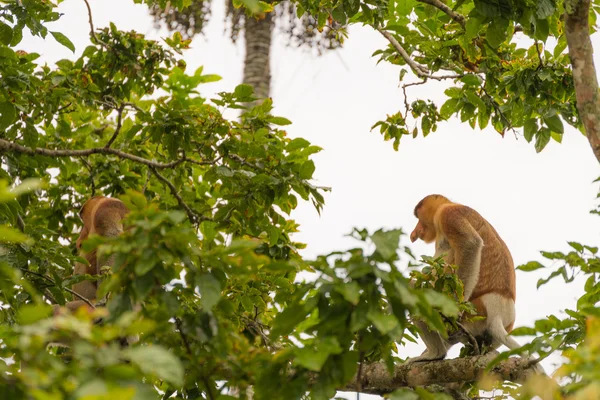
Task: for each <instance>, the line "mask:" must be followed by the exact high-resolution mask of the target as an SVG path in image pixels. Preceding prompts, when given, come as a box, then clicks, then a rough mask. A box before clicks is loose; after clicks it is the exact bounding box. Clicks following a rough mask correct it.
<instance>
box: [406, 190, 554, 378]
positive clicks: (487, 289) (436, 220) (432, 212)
mask: <svg viewBox="0 0 600 400" xmlns="http://www.w3.org/2000/svg"><path fill="white" fill-rule="evenodd" d="M414 213H415V216H416V217H417V218H418V222H417V225H416V226H415V229H414V230H413V231H412V232H411V234H410V239H411V241H412V242H415V241H416V240H417V239H421V240H423V241H425V242H426V243H432V242H434V241H435V247H436V252H435V256H436V257H439V256H443V258H444V261H446V263H448V264H454V265H457V266H458V270H457V274H458V276H459V278H460V279H461V281H462V282H463V284H464V288H465V291H464V293H465V299H466V300H468V301H470V302H472V303H473V304H474V305H475V308H476V310H477V313H478V315H480V316H483V317H485V320H482V321H472V322H465V323H464V327H465V329H466V330H467V332H468V333H469V334H471V335H472V336H475V337H476V338H482V337H484V336H490V337H491V338H492V347H493V348H497V347H499V346H500V345H505V346H507V347H509V348H510V349H515V348H518V347H520V345H519V344H518V343H517V342H516V341H515V340H514V339H512V338H511V337H510V336H509V335H508V332H510V331H511V330H512V328H513V325H514V321H515V300H516V279H515V278H516V276H515V270H514V263H513V259H512V256H511V254H510V251H509V250H508V247H507V246H506V243H504V241H503V240H502V238H501V237H500V235H498V232H496V230H495V229H494V227H493V226H492V225H491V224H490V223H489V222H488V221H486V220H485V219H484V218H483V217H482V216H481V215H480V214H479V213H478V212H477V211H475V210H473V209H472V208H470V207H467V206H464V205H461V204H457V203H453V202H451V201H450V200H448V199H447V198H446V197H444V196H442V195H437V194H434V195H429V196H426V197H425V198H424V199H423V200H421V201H420V202H419V203H418V204H417V206H416V207H415V210H414ZM415 323H416V325H417V326H418V327H419V329H420V330H421V338H422V339H423V341H424V342H425V344H426V346H427V349H426V350H425V352H424V353H423V354H422V355H421V356H419V357H414V358H411V359H409V360H408V361H407V362H416V361H427V360H437V359H441V358H444V357H445V355H446V352H447V351H448V349H449V348H450V347H451V346H452V345H453V344H454V343H455V342H449V341H447V340H445V339H443V338H442V337H441V336H440V334H439V333H438V332H435V331H431V330H429V328H428V327H427V325H426V324H424V323H423V322H421V321H415ZM536 368H537V369H538V370H540V369H541V367H539V366H538V367H536ZM541 370H542V371H543V369H541Z"/></svg>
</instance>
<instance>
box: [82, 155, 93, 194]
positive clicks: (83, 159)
mask: <svg viewBox="0 0 600 400" xmlns="http://www.w3.org/2000/svg"><path fill="white" fill-rule="evenodd" d="M81 162H82V163H83V165H85V167H86V168H87V169H88V171H90V187H91V189H92V193H91V194H92V197H94V196H95V195H96V183H95V182H94V176H95V171H94V169H93V168H92V166H91V165H90V163H89V162H87V160H86V159H85V158H84V157H81Z"/></svg>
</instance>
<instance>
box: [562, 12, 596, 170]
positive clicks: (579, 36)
mask: <svg viewBox="0 0 600 400" xmlns="http://www.w3.org/2000/svg"><path fill="white" fill-rule="evenodd" d="M589 13H590V0H566V1H565V36H566V38H567V44H568V46H569V57H570V59H571V66H572V68H573V81H574V83H575V95H576V97H577V111H578V112H579V118H580V119H581V122H582V123H583V126H584V128H585V132H586V135H587V138H588V141H589V142H590V146H592V150H593V152H594V155H595V156H596V159H598V161H599V162H600V96H599V95H598V78H597V77H596V67H595V66H594V59H593V52H594V49H593V48H592V41H591V39H590V28H589V22H588V18H589Z"/></svg>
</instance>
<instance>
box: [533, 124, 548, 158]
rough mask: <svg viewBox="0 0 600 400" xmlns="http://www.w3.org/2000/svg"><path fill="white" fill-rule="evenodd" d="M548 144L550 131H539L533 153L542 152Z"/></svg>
mask: <svg viewBox="0 0 600 400" xmlns="http://www.w3.org/2000/svg"><path fill="white" fill-rule="evenodd" d="M548 142H550V130H549V129H546V128H542V129H540V131H539V132H538V134H537V135H536V137H535V151H536V152H538V153H539V152H540V151H542V150H544V147H546V145H547V144H548Z"/></svg>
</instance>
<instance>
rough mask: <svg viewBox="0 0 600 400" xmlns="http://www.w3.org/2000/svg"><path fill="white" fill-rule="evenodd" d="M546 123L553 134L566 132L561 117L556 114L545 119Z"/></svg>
mask: <svg viewBox="0 0 600 400" xmlns="http://www.w3.org/2000/svg"><path fill="white" fill-rule="evenodd" d="M544 122H545V123H546V125H547V126H548V128H550V130H551V131H552V132H557V133H564V131H565V128H564V126H563V123H562V121H561V119H560V117H559V116H558V115H556V114H554V115H552V116H550V117H545V118H544Z"/></svg>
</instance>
